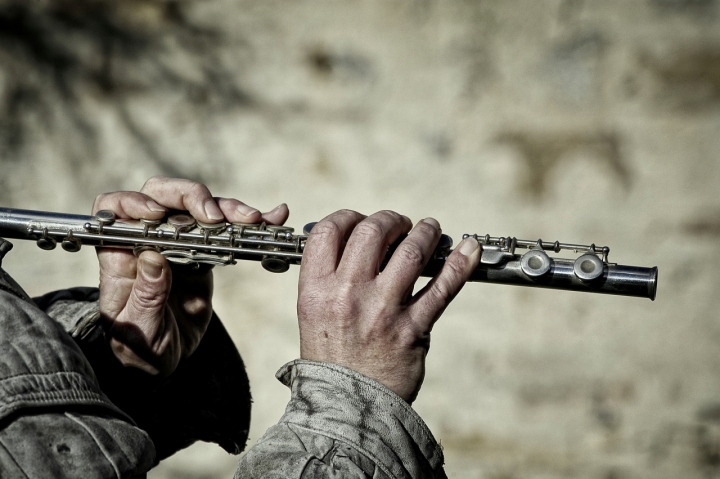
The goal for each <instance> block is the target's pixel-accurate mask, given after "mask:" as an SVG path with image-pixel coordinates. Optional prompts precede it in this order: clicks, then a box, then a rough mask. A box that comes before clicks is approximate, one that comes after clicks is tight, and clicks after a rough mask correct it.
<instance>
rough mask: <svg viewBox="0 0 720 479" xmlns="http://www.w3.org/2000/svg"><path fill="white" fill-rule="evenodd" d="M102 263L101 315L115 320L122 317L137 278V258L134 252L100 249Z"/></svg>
mask: <svg viewBox="0 0 720 479" xmlns="http://www.w3.org/2000/svg"><path fill="white" fill-rule="evenodd" d="M97 255H98V260H99V263H100V298H99V301H100V313H101V314H102V315H103V317H104V318H106V319H109V320H114V319H115V318H117V317H118V315H120V313H121V312H122V310H123V308H125V305H126V304H127V300H128V298H129V297H130V293H131V292H132V287H133V283H134V282H135V278H136V276H137V258H136V257H135V255H134V254H133V252H132V251H129V250H121V249H117V248H98V249H97Z"/></svg>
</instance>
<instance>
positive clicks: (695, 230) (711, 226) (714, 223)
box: [684, 211, 720, 237]
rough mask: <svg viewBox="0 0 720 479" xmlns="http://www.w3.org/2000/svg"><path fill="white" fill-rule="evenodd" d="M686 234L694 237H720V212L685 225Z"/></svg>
mask: <svg viewBox="0 0 720 479" xmlns="http://www.w3.org/2000/svg"><path fill="white" fill-rule="evenodd" d="M684 230H685V232H687V233H688V234H691V235H693V236H709V237H719V236H720V211H716V212H715V213H714V214H711V215H708V216H706V217H702V218H696V219H694V220H692V221H690V222H688V223H686V224H685V227H684Z"/></svg>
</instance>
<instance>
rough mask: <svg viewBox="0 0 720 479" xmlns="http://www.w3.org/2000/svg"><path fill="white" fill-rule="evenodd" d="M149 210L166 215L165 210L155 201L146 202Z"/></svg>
mask: <svg viewBox="0 0 720 479" xmlns="http://www.w3.org/2000/svg"><path fill="white" fill-rule="evenodd" d="M145 204H146V205H147V207H148V208H150V211H157V212H160V213H165V208H163V207H162V206H160V205H159V204H157V203H155V202H154V201H153V200H148V201H146V202H145Z"/></svg>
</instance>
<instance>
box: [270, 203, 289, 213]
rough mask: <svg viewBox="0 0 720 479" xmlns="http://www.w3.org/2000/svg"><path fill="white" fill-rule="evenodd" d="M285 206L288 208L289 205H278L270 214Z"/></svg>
mask: <svg viewBox="0 0 720 479" xmlns="http://www.w3.org/2000/svg"><path fill="white" fill-rule="evenodd" d="M283 206H285V207H287V205H286V204H285V203H280V204H279V205H277V206H276V207H275V208H273V209H271V210H270V213H272V212H273V211H277V210H279V209H280V208H282V207H283Z"/></svg>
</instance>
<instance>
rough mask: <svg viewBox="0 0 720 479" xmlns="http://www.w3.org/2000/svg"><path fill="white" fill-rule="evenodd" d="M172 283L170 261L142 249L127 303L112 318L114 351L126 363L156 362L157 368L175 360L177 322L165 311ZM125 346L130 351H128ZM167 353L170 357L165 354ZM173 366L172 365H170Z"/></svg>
mask: <svg viewBox="0 0 720 479" xmlns="http://www.w3.org/2000/svg"><path fill="white" fill-rule="evenodd" d="M171 286H172V273H171V271H170V264H169V263H168V262H167V260H166V259H165V258H164V257H163V256H162V255H161V254H159V253H157V252H155V251H145V252H143V253H142V254H141V255H140V257H139V258H138V268H137V276H136V278H135V282H134V283H133V286H132V291H131V292H130V297H129V298H128V302H127V306H126V307H125V309H124V311H123V312H122V314H121V315H120V316H119V317H118V318H117V319H116V320H115V321H114V323H113V326H112V330H113V337H114V339H115V340H116V341H118V342H119V343H121V344H117V343H116V346H119V348H117V347H116V348H114V349H116V351H115V354H116V356H118V358H119V359H120V360H121V361H123V363H125V365H135V366H140V365H139V364H137V360H138V359H140V360H141V362H147V363H150V364H153V363H154V364H155V365H157V366H159V367H158V369H159V370H160V371H162V370H163V369H165V366H168V365H166V364H164V363H166V362H168V361H169V362H170V363H173V362H176V361H174V359H175V358H173V357H172V356H174V355H175V354H176V353H177V351H176V350H177V349H178V348H176V347H174V346H175V345H174V344H173V342H174V341H176V340H177V334H174V333H177V331H174V330H176V329H177V325H176V324H175V321H174V320H173V318H172V314H167V311H166V309H167V300H168V296H169V294H170V288H171ZM126 348H128V349H129V350H130V351H128V350H127V349H126ZM168 356H170V357H168ZM169 366H170V367H172V364H170V365H169Z"/></svg>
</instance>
